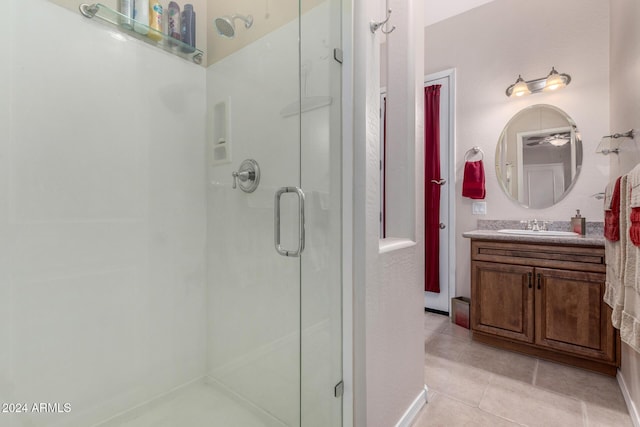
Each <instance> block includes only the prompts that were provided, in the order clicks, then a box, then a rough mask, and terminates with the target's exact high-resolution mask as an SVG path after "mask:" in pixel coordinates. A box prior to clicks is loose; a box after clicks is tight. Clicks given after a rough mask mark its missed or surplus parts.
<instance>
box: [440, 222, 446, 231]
mask: <svg viewBox="0 0 640 427" xmlns="http://www.w3.org/2000/svg"><path fill="white" fill-rule="evenodd" d="M445 228H447V225H446V224H445V223H444V222H441V223H440V230H444V229H445Z"/></svg>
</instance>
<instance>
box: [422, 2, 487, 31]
mask: <svg viewBox="0 0 640 427" xmlns="http://www.w3.org/2000/svg"><path fill="white" fill-rule="evenodd" d="M491 1H493V0H457V1H442V0H424V25H425V26H428V25H431V24H435V23H436V22H440V21H444V20H445V19H447V18H450V17H452V16H455V15H459V14H461V13H464V12H466V11H468V10H471V9H473V8H476V7H478V6H482V5H483V4H485V3H489V2H491Z"/></svg>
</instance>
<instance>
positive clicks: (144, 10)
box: [133, 0, 149, 34]
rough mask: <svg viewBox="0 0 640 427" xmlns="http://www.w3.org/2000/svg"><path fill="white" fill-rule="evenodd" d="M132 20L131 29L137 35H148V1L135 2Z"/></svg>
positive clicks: (137, 0)
mask: <svg viewBox="0 0 640 427" xmlns="http://www.w3.org/2000/svg"><path fill="white" fill-rule="evenodd" d="M133 18H134V19H135V22H134V23H133V29H134V30H136V32H137V33H140V34H147V33H149V0H135V2H134V15H133ZM140 24H142V25H140Z"/></svg>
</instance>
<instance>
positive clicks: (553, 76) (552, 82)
mask: <svg viewBox="0 0 640 427" xmlns="http://www.w3.org/2000/svg"><path fill="white" fill-rule="evenodd" d="M566 85H567V84H566V82H565V79H564V77H562V76H561V75H560V74H558V72H557V71H556V69H555V68H554V67H551V72H550V73H549V75H548V76H547V81H546V82H545V84H544V90H545V91H547V90H556V89H559V88H561V87H565V86H566Z"/></svg>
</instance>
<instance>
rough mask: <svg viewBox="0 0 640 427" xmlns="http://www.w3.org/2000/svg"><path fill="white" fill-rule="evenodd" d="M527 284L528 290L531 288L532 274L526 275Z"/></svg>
mask: <svg viewBox="0 0 640 427" xmlns="http://www.w3.org/2000/svg"><path fill="white" fill-rule="evenodd" d="M527 283H528V284H529V289H531V288H533V273H531V272H529V273H527Z"/></svg>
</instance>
